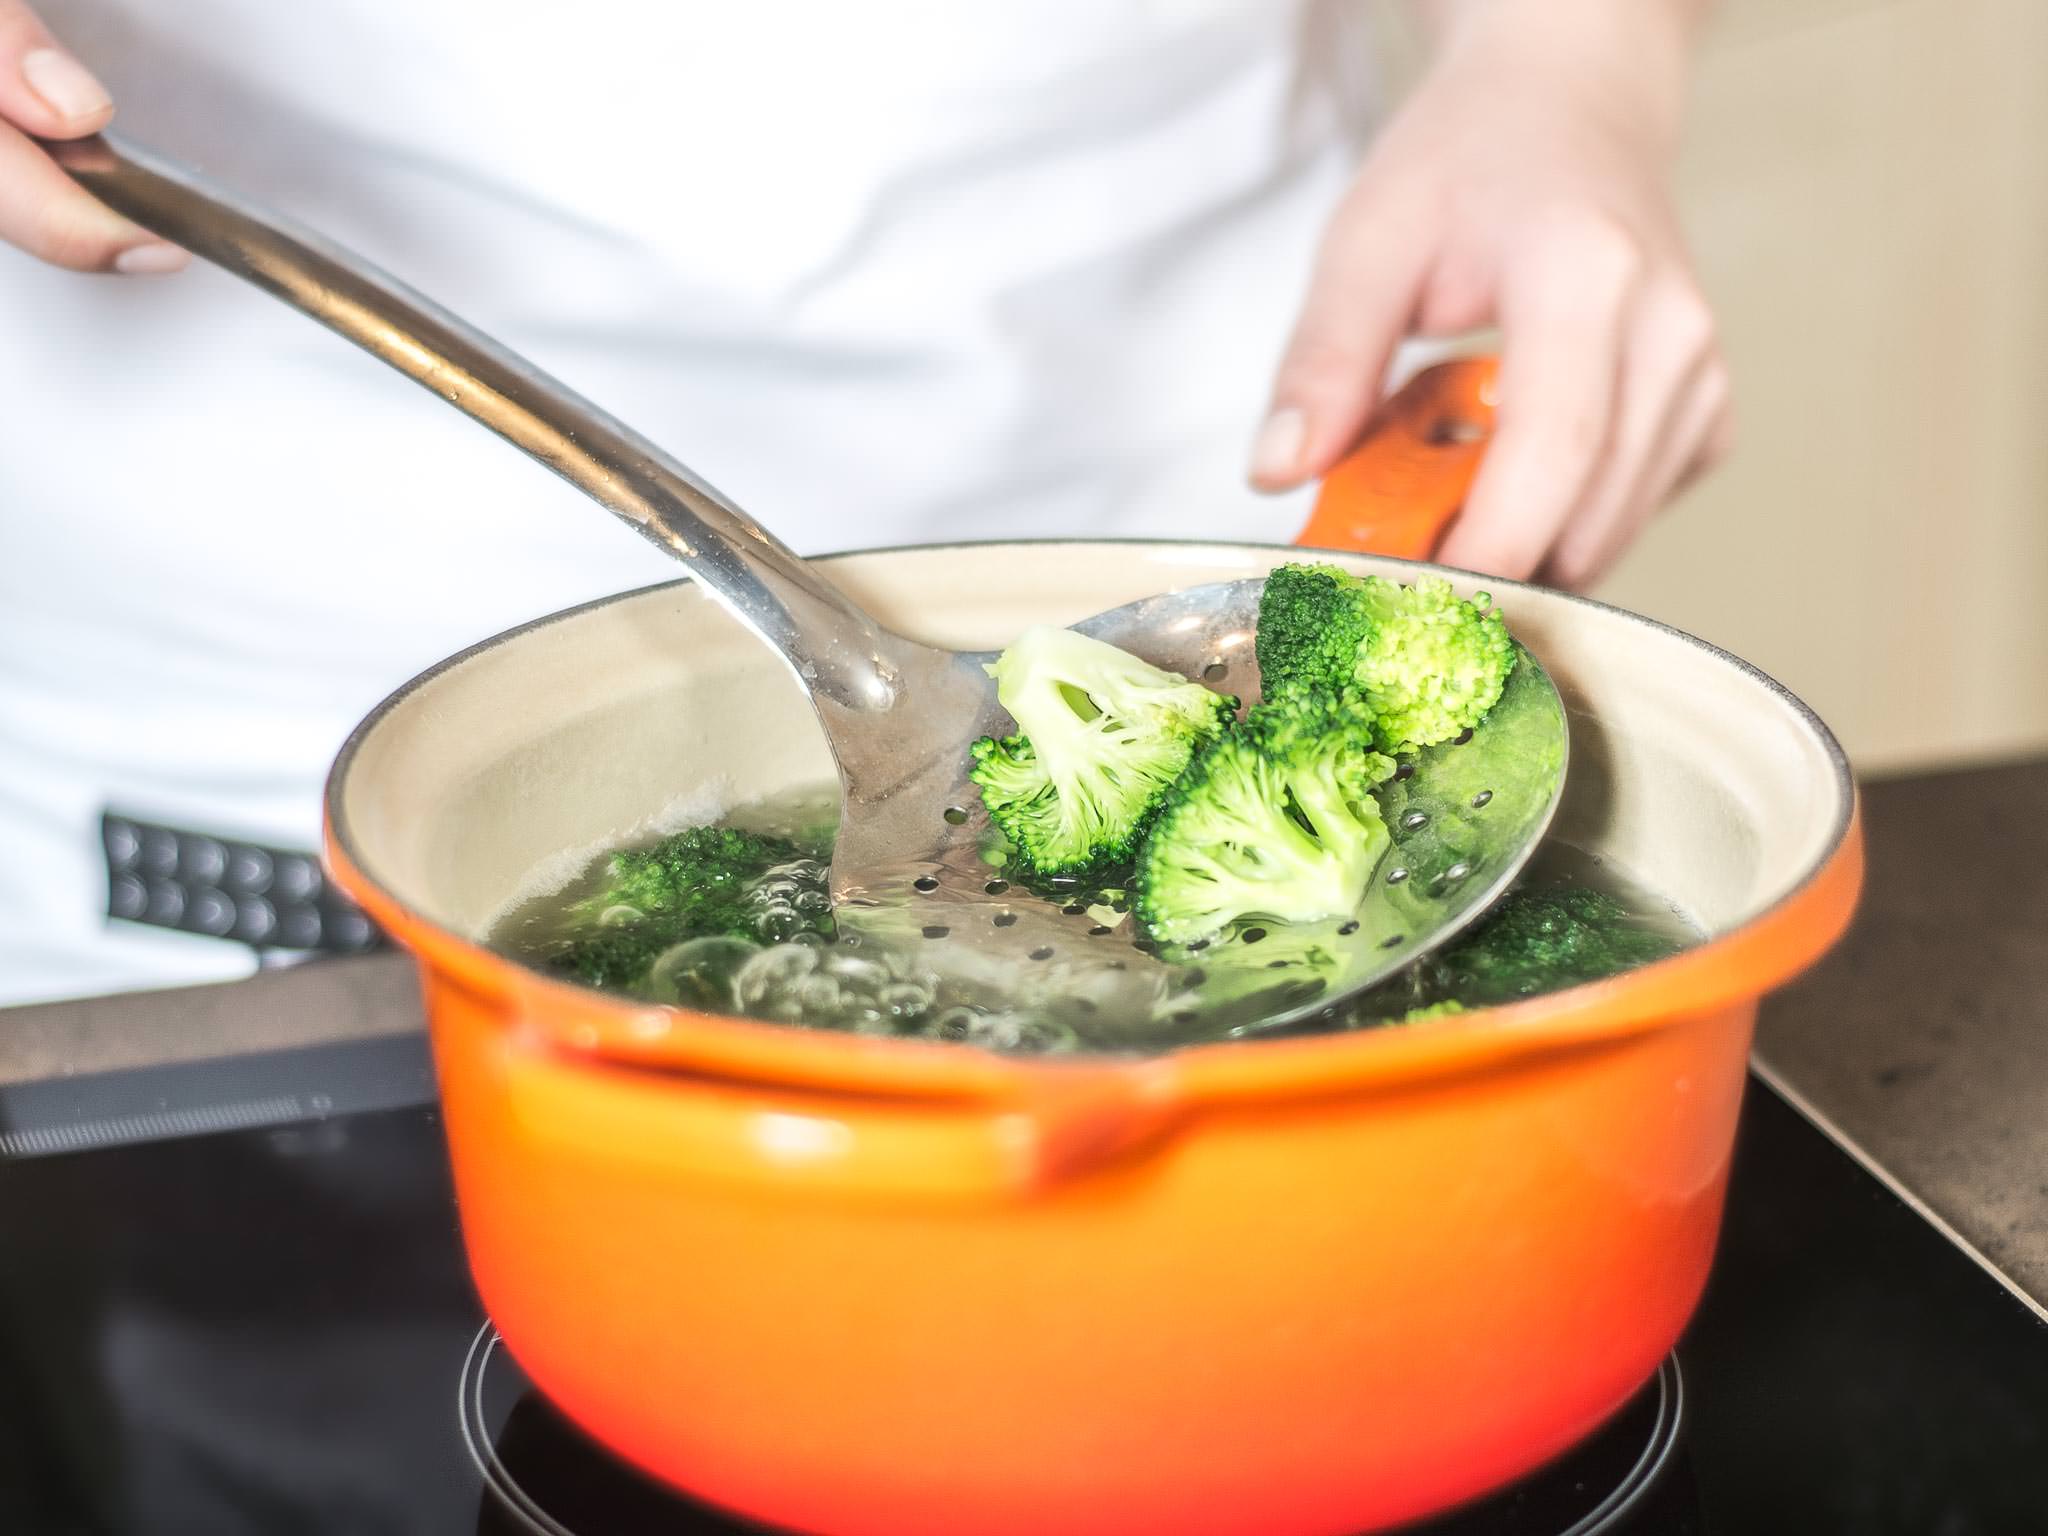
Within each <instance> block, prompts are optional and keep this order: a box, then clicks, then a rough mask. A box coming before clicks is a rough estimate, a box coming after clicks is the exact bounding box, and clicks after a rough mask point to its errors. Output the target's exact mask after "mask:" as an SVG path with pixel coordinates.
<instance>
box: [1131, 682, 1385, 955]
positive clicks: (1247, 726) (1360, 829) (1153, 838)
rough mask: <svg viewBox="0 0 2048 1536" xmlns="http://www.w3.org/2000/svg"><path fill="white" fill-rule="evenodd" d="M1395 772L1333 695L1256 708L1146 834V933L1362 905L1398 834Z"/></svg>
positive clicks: (1169, 938)
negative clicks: (1383, 810)
mask: <svg viewBox="0 0 2048 1536" xmlns="http://www.w3.org/2000/svg"><path fill="white" fill-rule="evenodd" d="M1393 771H1394V764H1393V762H1392V760H1391V759H1389V758H1387V757H1385V756H1383V755H1382V754H1380V753H1379V752H1377V751H1375V750H1373V744H1372V733H1371V728H1370V725H1369V723H1368V722H1367V721H1366V720H1365V719H1364V718H1363V717H1361V716H1360V715H1359V714H1358V713H1357V712H1356V711H1355V710H1353V709H1350V708H1348V707H1347V706H1346V705H1345V704H1344V703H1343V702H1341V701H1340V700H1339V699H1338V698H1337V697H1336V696H1334V695H1332V694H1330V693H1327V692H1322V691H1310V690H1306V689H1297V690H1294V691H1291V692H1290V693H1288V694H1286V695H1285V696H1283V697H1282V698H1281V699H1279V700H1277V701H1275V702H1273V703H1270V704H1264V705H1261V706H1260V707H1259V708H1257V709H1255V710H1253V711H1252V712H1251V714H1250V715H1249V716H1247V717H1246V719H1245V722H1244V724H1243V726H1242V727H1240V728H1239V729H1237V730H1235V731H1232V732H1230V733H1229V734H1227V735H1225V736H1224V737H1223V738H1222V739H1221V740H1219V741H1217V742H1216V743H1214V744H1213V745H1212V746H1210V747H1209V748H1208V749H1207V750H1205V751H1204V752H1203V753H1202V754H1201V756H1199V757H1197V758H1196V759H1195V761H1194V762H1193V763H1192V764H1191V765H1190V766H1189V768H1188V771H1187V773H1186V775H1185V776H1184V777H1183V778H1182V780H1181V782H1180V783H1179V784H1178V785H1177V786H1175V788H1174V791H1173V793H1172V795H1171V796H1169V797H1168V799H1167V802H1166V804H1165V806H1164V807H1163V808H1162V810H1161V811H1160V814H1159V820H1158V821H1157V822H1156V823H1155V824H1154V826H1153V828H1152V831H1151V833H1150V834H1149V835H1148V836H1147V838H1146V839H1145V844H1144V847H1143V849H1142V850H1141V852H1140V854H1139V857H1138V871H1137V897H1136V901H1135V903H1134V910H1135V911H1136V912H1137V915H1138V918H1139V920H1140V921H1141V922H1142V923H1143V924H1144V925H1145V929H1146V931H1147V933H1148V934H1150V935H1151V936H1152V937H1153V938H1155V939H1160V940H1163V941H1165V942H1168V943H1177V944H1185V943H1192V942H1193V941H1195V940H1197V939H1204V938H1207V937H1209V936H1210V935H1212V934H1214V933H1217V932H1219V931H1220V930H1222V929H1224V928H1226V927H1228V926H1229V925H1230V924H1231V923H1233V922H1235V921H1237V920H1238V919H1240V918H1254V917H1260V918H1270V919H1277V920H1279V921H1281V922H1307V921H1310V920H1312V919H1315V918H1320V917H1337V916H1341V915H1342V914H1344V913H1347V912H1350V911H1352V910H1353V909H1355V908H1356V907H1357V905H1358V902H1359V900H1360V898H1361V897H1362V896H1363V895H1364V893H1365V887H1366V882H1367V881H1369V880H1370V879H1371V878H1372V872H1373V869H1374V866H1375V865H1377V864H1378V862H1379V859H1380V855H1381V854H1383V853H1384V852H1385V851H1386V849H1387V846H1388V843H1389V841H1390V839H1389V837H1388V835H1387V829H1386V826H1385V825H1384V823H1382V822H1381V820H1380V813H1379V807H1378V805H1377V804H1376V803H1375V801H1374V800H1373V797H1372V790H1373V786H1374V785H1376V784H1378V783H1381V782H1382V781H1383V780H1385V779H1386V778H1388V777H1389V776H1390V775H1391V774H1392V773H1393Z"/></svg>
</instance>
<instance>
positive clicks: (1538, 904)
mask: <svg viewBox="0 0 2048 1536" xmlns="http://www.w3.org/2000/svg"><path fill="white" fill-rule="evenodd" d="M1680 947H1681V946H1680V943H1679V941H1678V940H1677V939H1676V938H1674V937H1673V936H1672V935H1671V934H1670V933H1669V932H1667V931H1664V930H1662V929H1659V928H1656V927H1653V926H1650V925H1649V924H1648V923H1646V922H1645V920H1643V919H1641V918H1639V917H1636V916H1635V915H1634V914H1632V913H1631V912H1629V910H1628V909H1627V908H1626V907H1624V906H1622V905H1621V903H1619V902H1618V901H1616V900H1615V899H1614V898H1613V897H1612V896H1609V895H1607V894H1606V893H1605V892H1604V891H1598V890H1595V889H1593V888H1592V887H1591V886H1557V887H1552V888H1550V889H1547V890H1544V889H1523V890H1518V891H1512V892H1510V893H1509V894H1508V895H1507V896H1505V897H1504V898H1502V900H1501V901H1500V902H1499V904H1497V905H1496V906H1495V907H1494V908H1493V910H1492V911H1490V912H1488V913H1487V914H1486V915H1485V916H1484V917H1482V918H1481V919H1480V920H1479V921H1478V922H1477V923H1475V924H1473V925H1472V927H1471V929H1470V930H1469V931H1468V932H1466V933H1464V934H1461V935H1459V937H1458V938H1457V939H1456V940H1455V941H1453V942H1452V943H1451V944H1449V945H1447V946H1445V948H1444V949H1443V950H1442V951H1441V952H1439V953H1438V954H1436V955H1434V956H1431V957H1430V958H1429V959H1427V960H1425V961H1423V963H1422V965H1421V966H1420V967H1419V968H1418V972H1417V980H1418V982H1419V983H1420V984H1421V986H1422V987H1423V988H1424V989H1425V990H1426V991H1427V992H1428V993H1430V994H1431V995H1433V996H1437V997H1445V996H1452V995H1455V996H1457V997H1460V998H1463V999H1464V1000H1465V1001H1466V1002H1467V1003H1469V1004H1470V1005H1472V1006H1475V1007H1477V1006H1482V1005H1485V1004H1489V1003H1505V1002H1512V1001H1514V1000H1515V999H1517V998H1522V997H1533V996H1535V995H1536V994H1538V993H1541V992H1555V991H1558V990H1559V989H1561V988H1564V987H1573V986H1578V985H1581V984H1582V983H1584V982H1589V981H1600V980H1604V979H1605V978H1606V977H1609V976H1613V975H1615V974H1617V973H1619V972H1621V971H1626V970H1629V969H1631V968H1633V967H1635V966H1638V965H1646V964H1648V963H1649V962H1650V961H1652V960H1662V959H1664V958H1665V957H1666V956H1667V955H1672V954H1676V953H1677V952H1678V950H1679V948H1680Z"/></svg>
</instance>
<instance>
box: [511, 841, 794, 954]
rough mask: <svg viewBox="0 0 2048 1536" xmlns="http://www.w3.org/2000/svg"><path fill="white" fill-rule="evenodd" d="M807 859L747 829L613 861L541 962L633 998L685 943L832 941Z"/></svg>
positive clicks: (624, 853)
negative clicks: (822, 936) (802, 935)
mask: <svg viewBox="0 0 2048 1536" xmlns="http://www.w3.org/2000/svg"><path fill="white" fill-rule="evenodd" d="M801 855H802V850H801V849H799V848H798V847H797V845H796V844H795V843H792V842H790V841H789V840H788V839H786V838H781V837H772V836H769V835H767V834H765V833H760V832H748V831H743V830H741V829H740V828H737V827H691V828H689V829H688V830H687V831H683V832H678V833H675V834H674V835H673V836H670V837H666V838H663V839H662V840H661V841H660V842H658V843H655V844H653V845H652V846H650V847H647V848H628V849H622V850H620V851H619V852H617V853H614V854H612V855H611V856H610V858H609V859H607V860H606V861H605V869H604V875H603V878H602V880H601V882H600V884H599V885H598V887H597V889H596V890H594V891H593V892H591V893H590V894H589V895H588V896H584V897H582V898H581V899H579V900H577V901H575V902H573V903H571V904H570V905H569V906H568V907H566V908H565V909H564V910H563V913H562V918H561V923H560V926H559V927H558V928H556V929H555V931H554V932H553V933H552V934H551V935H550V936H549V937H548V938H547V940H546V941H545V943H544V946H543V948H542V949H541V952H540V953H539V954H538V956H537V957H536V958H538V959H539V960H540V962H541V963H542V964H543V965H545V966H546V968H547V969H548V970H550V971H553V972H554V973H555V974H557V975H560V976H566V977H568V978H569V979H571V980H573V981H580V982H582V983H583V984H584V985H586V986H593V987H603V988H605V989H607V990H610V991H628V992H633V991H640V990H643V989H644V986H645V984H646V981H647V978H648V972H649V970H650V969H651V967H652V966H653V964H654V961H655V958H656V957H657V956H659V955H660V954H661V953H662V952H663V951H664V950H666V949H668V948H669V947H670V946H671V945H673V944H675V943H677V942H678V941H680V940H681V939H683V938H685V937H691V936H701V935H705V934H719V935H729V936H731V937H734V938H741V939H746V940H749V941H752V942H759V941H761V940H764V939H781V938H791V937H794V935H795V934H796V933H797V932H799V931H801V930H803V929H806V928H809V929H813V930H815V931H817V932H820V933H829V932H830V931H831V916H830V912H831V898H830V896H829V895H828V894H827V893H826V892H825V888H824V881H823V866H822V865H821V864H817V863H816V862H815V861H812V862H810V863H803V862H800V860H801ZM812 871H815V878H807V876H809V875H810V872H812ZM793 872H801V873H793ZM807 886H815V891H812V890H810V889H808V888H807ZM785 887H786V888H787V889H785Z"/></svg>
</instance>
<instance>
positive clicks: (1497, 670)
mask: <svg viewBox="0 0 2048 1536" xmlns="http://www.w3.org/2000/svg"><path fill="white" fill-rule="evenodd" d="M1256 649H1257V654H1258V659H1259V673H1260V676H1261V678H1262V679H1263V681H1264V684H1265V694H1266V697H1267V698H1269V699H1271V698H1276V697H1279V696H1280V695H1282V694H1284V693H1286V692H1288V691H1289V690H1291V689H1296V688H1302V687H1310V688H1314V687H1322V688H1335V689H1339V690H1341V691H1342V692H1344V693H1345V694H1346V695H1348V696H1350V697H1352V698H1355V699H1356V700H1358V702H1359V703H1360V705H1361V706H1362V707H1363V708H1364V709H1365V710H1366V711H1367V712H1368V713H1369V714H1371V715H1372V717H1373V722H1374V725H1373V732H1374V739H1375V742H1376V743H1377V745H1378V746H1379V747H1380V749H1381V750H1382V751H1386V752H1395V751H1401V750H1404V749H1407V748H1411V747H1427V746H1433V745H1435V744H1436V743H1437V742H1440V741H1448V740H1450V738H1452V737H1453V736H1456V735H1457V734H1458V733H1459V732H1461V731H1465V730H1469V729H1470V728H1471V727H1473V726H1475V725H1477V724H1478V723H1479V722H1480V720H1481V719H1483V718H1484V717H1485V715H1486V712H1487V711H1488V710H1489V709H1491V708H1492V707H1493V705H1494V701H1495V700H1497V699H1498V698H1499V697H1500V693H1501V689H1502V687H1503V686H1505V684H1506V682H1507V677H1508V673H1509V672H1510V671H1512V670H1513V668H1514V664H1515V656H1514V647H1513V642H1512V641H1510V639H1509V638H1508V631H1507V625H1506V624H1505V623H1503V622H1502V620H1501V616H1500V614H1499V613H1498V612H1497V611H1495V609H1494V608H1493V607H1492V605H1491V604H1490V603H1488V602H1486V601H1484V600H1483V599H1481V600H1467V599H1464V598H1460V597H1459V596H1458V595H1457V594H1456V593H1455V592H1453V591H1452V590H1451V584H1450V583H1449V582H1448V581H1445V580H1444V579H1443V578H1442V577H1441V576H1424V577H1421V578H1419V579H1418V580H1417V581H1416V583H1415V585H1413V586H1412V587H1410V586H1403V585H1402V584H1401V583H1400V582H1397V581H1388V580H1387V579H1386V578H1385V577H1382V576H1354V575H1352V574H1351V573H1350V572H1348V571H1343V570H1339V569H1338V568H1336V567H1335V566H1328V565H1283V566H1281V567H1280V568H1279V569H1278V570H1276V571H1274V572H1273V573H1272V574H1271V575H1270V576H1268V577H1267V578H1266V584H1265V587H1264V589H1263V590H1262V591H1261V593H1260V597H1259V628H1258V637H1257V643H1256Z"/></svg>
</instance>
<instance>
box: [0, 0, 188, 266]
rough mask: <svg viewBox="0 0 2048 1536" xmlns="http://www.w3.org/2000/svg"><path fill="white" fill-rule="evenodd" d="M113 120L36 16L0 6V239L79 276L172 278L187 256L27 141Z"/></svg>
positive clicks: (106, 103)
mask: <svg viewBox="0 0 2048 1536" xmlns="http://www.w3.org/2000/svg"><path fill="white" fill-rule="evenodd" d="M113 115H114V103H113V99H112V98H111V97H110V96H108V94H107V90H106V87H105V86H103V85H101V84H100V83H99V81H97V80H95V79H94V78H93V77H92V75H91V73H90V72H89V71H88V70H87V69H86V68H85V66H84V65H83V64H80V63H79V62H78V61H77V60H76V59H74V58H73V57H72V56H71V55H70V54H68V53H66V52H65V51H64V49H63V48H62V47H60V46H59V45H58V43H57V41H56V39H55V38H53V37H51V36H50V32H49V29H48V28H47V27H45V26H44V25H43V24H42V22H41V20H39V19H38V18H37V16H36V13H35V12H34V11H31V10H30V9H29V8H28V7H27V6H26V5H23V4H22V3H21V0H0V242H4V243H6V244H8V245H14V246H19V247H20V248H21V249H22V250H24V251H27V252H28V253H29V254H30V255H31V256H39V257H41V258H42V259H43V260H44V261H48V262H53V263H55V264H56V265H57V266H60V267H70V268H72V269H74V270H75V271H79V272H127V273H134V274H145V273H148V274H154V273H163V272H175V271H177V270H178V269H179V268H181V267H183V266H184V265H185V264H186V263H187V262H188V261H190V260H191V258H190V257H189V256H187V255H186V253H185V252H184V251H182V250H180V249H179V248H178V247H177V246H175V245H171V244H168V243H166V242H165V241H163V240H159V239H158V238H157V237H156V236H155V235H152V234H150V233H149V232H148V231H147V230H145V229H142V228H139V227H138V226H136V225H134V224H131V223H129V222H128V221H127V220H126V219H124V218H122V217H121V216H120V215H119V214H118V213H115V212H113V211H112V210H111V209H109V208H106V207H104V206H102V205H101V204H100V203H98V202H96V201H95V200H94V199H92V198H91V197H88V196H87V195H86V194H85V193H84V192H83V191H81V190H80V189H79V187H78V184H77V183H76V182H74V181H72V180H71V178H70V177H68V176H66V175H65V174H64V173H63V172H62V171H60V170H58V169H57V167H56V166H54V165H52V164H51V163H50V157H49V156H48V155H46V154H44V153H43V152H42V150H40V149H39V148H37V147H36V145H35V142H34V139H36V138H43V139H81V138H84V137H85V136H86V135H87V134H91V133H98V132H99V131H100V129H102V128H104V127H106V126H107V121H108V119H110V118H111V117H113ZM31 136H33V137H31Z"/></svg>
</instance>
